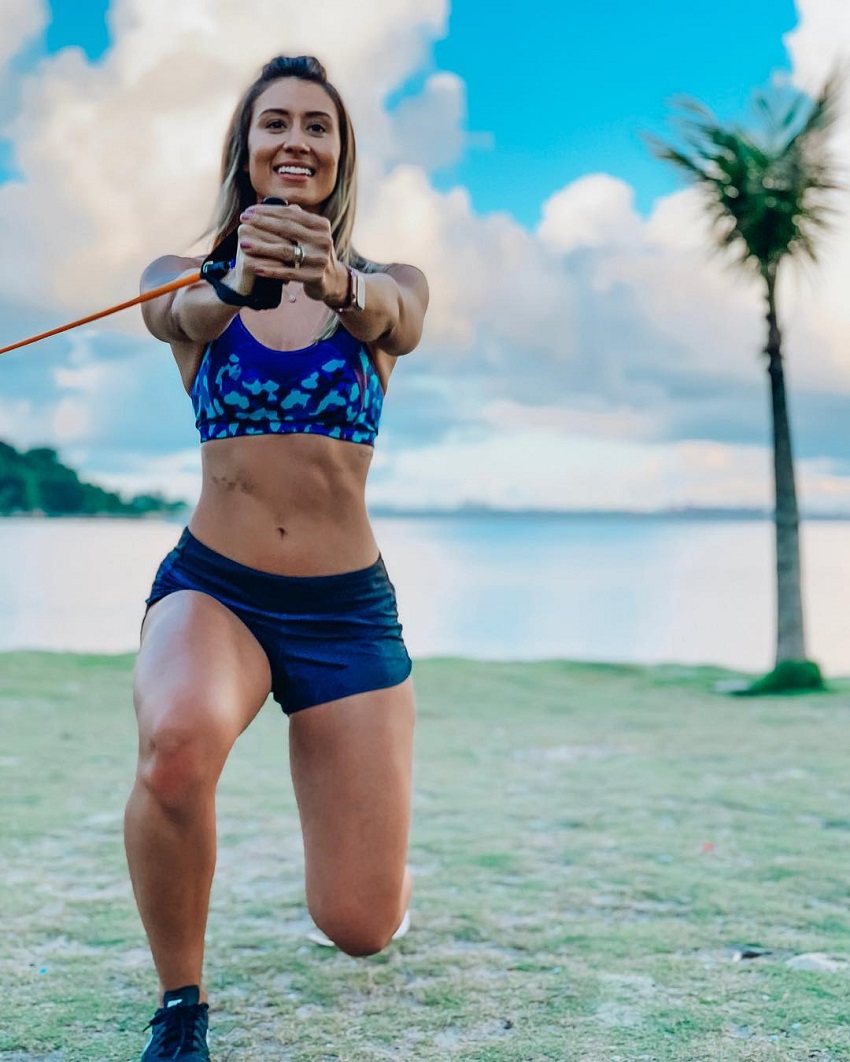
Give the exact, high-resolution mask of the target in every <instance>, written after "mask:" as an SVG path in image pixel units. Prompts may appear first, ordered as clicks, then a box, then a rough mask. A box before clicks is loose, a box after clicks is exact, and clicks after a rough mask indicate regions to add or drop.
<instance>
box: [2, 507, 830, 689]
mask: <svg viewBox="0 0 850 1062" xmlns="http://www.w3.org/2000/svg"><path fill="white" fill-rule="evenodd" d="M374 527H375V533H376V536H377V539H378V542H379V543H380V546H381V551H382V553H383V555H384V559H385V561H386V563H387V567H388V569H389V572H390V577H391V578H392V580H393V583H394V584H395V587H396V591H397V593H398V598H399V610H400V614H401V619H402V623H403V625H404V632H405V638H406V641H407V644H408V648H409V649H410V652H411V655H412V656H414V657H419V658H421V657H426V656H435V655H454V656H471V657H477V658H481V659H514V660H519V659H540V658H551V657H562V658H567V659H574V660H608V661H634V662H641V663H656V662H662V661H669V662H680V663H686V664H697V663H713V664H722V665H726V666H728V667H735V668H742V669H745V670H748V671H760V670H766V669H768V668H769V667H770V666H771V664H772V662H773V661H772V651H773V638H774V635H773V622H774V620H773V609H774V605H773V545H772V534H773V532H772V528H771V525H770V524H769V523H768V522H743V521H742V522H736V521H728V522H725V521H724V522H721V521H713V520H712V521H708V520H707V521H676V520H669V519H663V518H658V519H651V520H650V519H645V520H636V519H629V518H626V517H623V518H613V517H599V518H595V517H578V518H562V517H533V516H528V517H525V516H523V517H510V518H503V517H502V518H500V517H494V516H470V517H452V518H415V519H414V518H377V519H375V520H374ZM180 530H181V527H180V525H178V524H173V523H164V522H162V523H161V522H155V521H150V522H148V521H142V522H136V521H107V520H92V521H86V520H26V519H12V520H0V650H4V649H17V648H43V649H60V650H68V651H76V652H108V653H113V652H127V651H132V650H134V649H136V648H137V646H138V631H139V624H140V623H141V618H142V612H143V608H144V598H145V597H146V595H147V593H148V590H149V587H150V583H151V579H152V578H153V574H154V572H155V570H156V567H157V565H158V564H159V562H160V560H161V559H162V557H163V556H164V555H165V553H166V552H167V551H168V550H169V549H170V548H171V546H172V545H173V544H174V542H175V541H176V540H177V538H178V536H179V534H180ZM848 542H850V522H840V523H838V522H836V523H826V522H824V523H809V524H806V525H805V526H804V529H803V563H804V581H805V592H806V617H807V625H808V643H809V655H810V656H811V657H813V658H814V659H816V660H818V661H819V662H820V664H821V666H822V667H823V668H824V670H825V671H826V672H827V673H828V674H832V675H837V674H850V560H848V550H847V545H848Z"/></svg>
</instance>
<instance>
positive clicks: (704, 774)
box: [0, 653, 850, 1062]
mask: <svg viewBox="0 0 850 1062" xmlns="http://www.w3.org/2000/svg"><path fill="white" fill-rule="evenodd" d="M131 666H132V661H131V659H130V658H129V657H81V656H65V655H58V654H38V653H15V654H8V655H4V656H0V726H2V731H0V733H2V746H1V747H0V802H1V806H2V813H3V817H2V837H3V841H2V875H0V877H2V884H0V911H2V919H3V933H2V935H0V1059H2V1060H3V1062H48V1060H49V1062H78V1060H83V1062H90V1060H92V1062H94V1060H97V1062H101V1060H104V1062H111V1060H115V1062H118V1060H120V1062H127V1060H128V1059H137V1058H138V1055H139V1053H140V1051H141V1047H142V1045H143V1043H144V1040H145V1036H144V1035H143V1033H142V1029H143V1026H144V1025H145V1024H146V1022H147V1021H148V1019H149V1017H150V1014H151V1008H152V1005H153V1001H154V994H155V991H156V985H155V978H154V975H153V972H152V968H151V964H150V959H149V957H148V953H147V949H146V945H145V940H144V937H143V934H142V932H141V929H140V926H139V922H138V919H137V916H136V913H135V908H134V905H133V902H132V895H131V892H130V887H129V884H128V882H127V877H126V872H125V868H124V862H123V850H122V844H121V815H122V810H123V803H124V799H125V797H126V793H127V790H128V788H129V784H130V779H131V775H132V771H133V765H134V753H135V749H134V744H135V738H134V729H133V721H132V710H131V705H130V683H129V678H130V670H131ZM728 677H729V676H728V674H727V673H721V672H719V671H716V670H713V669H707V668H701V669H695V668H683V667H657V668H637V667H604V666H584V665H579V664H569V663H562V662H546V663H535V664H530V663H525V664H510V663H505V664H494V663H474V662H468V661H459V660H434V661H423V662H420V663H418V664H417V666H416V671H415V679H416V684H417V694H418V703H419V722H418V731H417V768H416V779H415V782H416V784H415V823H414V835H413V842H412V849H411V863H412V866H413V870H414V874H415V879H416V891H415V902H414V908H413V928H412V930H411V932H410V935H409V936H408V937H406V938H405V939H404V940H402V941H400V942H397V943H396V944H394V945H392V946H391V947H390V949H388V950H387V951H386V952H384V953H383V954H382V955H379V956H375V957H373V958H371V959H366V960H355V959H351V958H349V957H347V956H345V955H341V954H339V953H338V952H335V951H333V952H329V951H326V950H323V949H321V948H317V947H315V946H314V945H312V944H310V943H309V942H307V941H305V939H304V933H305V931H306V930H307V928H308V926H309V922H308V919H307V915H306V912H305V910H304V906H303V889H302V855H301V846H300V838H299V835H298V828H297V816H296V811H295V806H294V801H293V797H292V792H291V787H290V784H289V781H288V778H287V766H286V764H287V758H286V725H285V721H284V720H283V719H282V718H281V717H280V714H279V712H278V710H277V709H276V707H275V706H273V705H272V704H271V703H270V704H269V705H268V706H267V708H266V710H265V711H264V712H263V713H262V714H261V716H260V718H259V719H258V720H257V722H256V723H255V724H254V726H253V727H252V728H251V729H250V730H249V731H248V732H247V733H246V734H245V735H244V736H243V738H242V739H241V740H240V742H239V745H238V746H237V748H236V750H235V752H234V754H233V756H232V758H231V761H230V763H229V764H228V767H227V769H226V771H225V775H224V777H223V779H222V783H221V789H220V798H219V821H220V852H219V867H218V872H217V877H216V883H215V888H214V892H213V905H212V913H211V919H210V926H209V940H208V953H207V955H208V959H207V981H208V987H209V990H210V994H211V997H212V1001H213V1004H214V1020H213V1034H212V1037H211V1042H212V1047H213V1058H214V1060H215V1062H237V1060H243V1059H244V1060H246V1062H284V1060H297V1062H302V1060H304V1062H307V1060H309V1062H331V1060H333V1062H377V1060H383V1059H414V1060H420V1059H421V1060H432V1059H433V1060H446V1059H462V1060H465V1062H537V1060H546V1059H553V1060H558V1062H565V1060H569V1062H617V1060H620V1062H637V1060H645V1062H649V1060H657V1062H662V1060H664V1062H666V1060H671V1062H672V1060H687V1062H712V1060H717V1062H720V1060H722V1062H733V1060H739V1059H740V1060H753V1062H756V1060H758V1062H761V1060H777V1059H789V1060H799V1059H816V1060H819V1062H827V1060H838V1059H850V994H848V987H850V912H848V898H850V897H848V877H847V865H848V860H847V851H848V840H850V772H849V771H848V770H847V751H846V749H847V734H848V727H849V726H850V681H843V682H834V683H832V684H831V689H830V691H829V692H828V693H827V694H818V695H806V694H801V695H799V696H796V697H793V698H787V699H781V698H775V697H769V696H767V697H761V698H758V699H754V700H743V701H742V700H740V699H737V698H730V697H723V696H720V695H718V694H716V693H714V692H713V685H714V682H715V681H716V680H717V679H719V678H728ZM812 953H826V954H827V955H829V956H830V957H831V958H832V959H833V961H832V962H831V963H827V962H825V961H824V960H818V959H805V960H801V959H800V956H804V955H810V954H812ZM808 967H811V968H808Z"/></svg>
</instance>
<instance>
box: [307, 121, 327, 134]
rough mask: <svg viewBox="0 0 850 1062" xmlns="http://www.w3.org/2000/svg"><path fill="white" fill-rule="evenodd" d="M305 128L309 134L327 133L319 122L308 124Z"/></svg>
mask: <svg viewBox="0 0 850 1062" xmlns="http://www.w3.org/2000/svg"><path fill="white" fill-rule="evenodd" d="M307 128H308V129H309V130H310V132H311V133H326V132H327V129H326V128H325V127H324V126H323V125H322V123H321V122H310V124H309V125H308V126H307Z"/></svg>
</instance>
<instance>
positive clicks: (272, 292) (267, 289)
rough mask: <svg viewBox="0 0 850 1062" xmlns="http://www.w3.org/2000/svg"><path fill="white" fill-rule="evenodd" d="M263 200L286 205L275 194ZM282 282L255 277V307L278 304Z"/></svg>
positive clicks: (273, 306) (270, 306) (264, 308)
mask: <svg viewBox="0 0 850 1062" xmlns="http://www.w3.org/2000/svg"><path fill="white" fill-rule="evenodd" d="M263 202H264V203H269V204H270V205H271V206H288V203H287V202H286V200H285V199H279V198H278V196H276V195H268V196H266V198H265V199H264V200H263ZM283 284H284V282H283V281H282V280H276V279H275V278H274V277H257V278H256V279H255V280H254V286H253V288H251V294H252V295H253V296H255V298H256V300H257V309H258V310H273V309H274V308H275V307H276V306H280V300H281V299H282V298H283Z"/></svg>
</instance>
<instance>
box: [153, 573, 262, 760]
mask: <svg viewBox="0 0 850 1062" xmlns="http://www.w3.org/2000/svg"><path fill="white" fill-rule="evenodd" d="M270 688H271V673H270V669H269V662H268V659H267V657H266V654H265V652H264V651H263V649H262V648H261V646H260V644H259V643H258V642H257V640H256V638H255V637H254V635H253V634H252V633H251V631H250V630H249V629H248V628H247V627H246V626H245V624H244V623H243V622H242V621H241V620H240V619H239V618H238V617H237V616H235V615H234V614H233V613H232V612H231V611H230V610H229V609H228V608H226V607H225V606H224V605H222V604H221V603H220V602H219V601H216V599H215V598H213V597H210V596H209V595H208V594H204V593H200V592H198V591H195V590H178V591H175V592H174V593H172V594H169V595H168V596H167V597H164V598H162V599H161V600H160V601H158V602H157V603H156V604H155V605H152V606H151V608H150V610H149V612H148V614H147V616H146V617H145V621H144V624H143V626H142V644H141V648H140V650H139V654H138V657H137V659H136V667H135V671H134V675H133V700H134V703H135V706H136V715H137V718H138V723H139V738H140V743H141V745H142V747H143V748H144V745H145V741H146V739H147V740H151V739H152V737H153V735H154V734H156V733H161V732H162V731H163V730H164V729H168V730H172V731H174V732H183V731H185V732H189V733H192V734H195V735H198V737H199V738H200V739H201V740H206V741H208V742H210V743H216V744H218V743H221V742H224V743H225V744H226V743H227V742H228V741H229V742H230V743H231V744H232V742H233V741H235V740H236V738H237V737H238V736H239V734H240V733H241V732H242V731H243V730H244V729H245V727H246V726H247V725H248V724H249V723H250V722H251V720H252V719H253V718H254V717H255V716H256V714H257V713H258V712H259V710H260V708H261V707H262V706H263V704H264V703H265V701H266V698H267V697H268V695H269V691H270Z"/></svg>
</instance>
